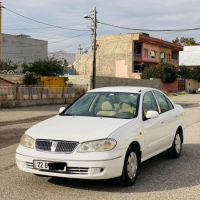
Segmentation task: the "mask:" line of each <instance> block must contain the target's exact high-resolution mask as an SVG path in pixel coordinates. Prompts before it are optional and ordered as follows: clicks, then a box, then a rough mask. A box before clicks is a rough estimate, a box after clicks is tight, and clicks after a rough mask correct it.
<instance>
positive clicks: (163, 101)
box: [154, 91, 170, 113]
mask: <svg viewBox="0 0 200 200" xmlns="http://www.w3.org/2000/svg"><path fill="white" fill-rule="evenodd" d="M154 95H155V97H156V99H157V101H158V104H159V106H160V111H161V113H164V112H166V111H168V110H170V107H169V105H168V103H167V100H166V98H165V96H164V94H162V93H160V92H158V91H154Z"/></svg>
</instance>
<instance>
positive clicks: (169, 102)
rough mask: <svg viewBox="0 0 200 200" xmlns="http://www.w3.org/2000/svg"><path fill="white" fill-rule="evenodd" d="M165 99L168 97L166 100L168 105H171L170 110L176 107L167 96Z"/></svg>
mask: <svg viewBox="0 0 200 200" xmlns="http://www.w3.org/2000/svg"><path fill="white" fill-rule="evenodd" d="M165 99H166V101H167V103H168V106H169V108H170V110H172V109H174V106H173V104H172V102H171V101H170V100H169V99H168V98H167V97H165Z"/></svg>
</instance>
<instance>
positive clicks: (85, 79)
mask: <svg viewBox="0 0 200 200" xmlns="http://www.w3.org/2000/svg"><path fill="white" fill-rule="evenodd" d="M68 77H69V81H68V83H71V84H86V85H88V90H89V89H91V88H92V77H91V76H83V75H75V76H68ZM107 86H142V87H153V88H157V89H161V81H160V79H153V80H148V79H132V78H116V77H106V76H97V77H96V87H97V88H99V87H107Z"/></svg>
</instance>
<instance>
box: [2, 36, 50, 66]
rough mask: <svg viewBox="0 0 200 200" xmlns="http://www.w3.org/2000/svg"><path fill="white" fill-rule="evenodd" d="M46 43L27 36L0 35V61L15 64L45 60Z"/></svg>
mask: <svg viewBox="0 0 200 200" xmlns="http://www.w3.org/2000/svg"><path fill="white" fill-rule="evenodd" d="M47 53H48V42H47V41H44V40H38V39H33V38H30V36H28V35H10V34H2V60H3V61H12V62H13V63H16V64H19V65H20V64H22V63H24V62H26V63H30V62H34V61H36V60H39V59H46V58H47Z"/></svg>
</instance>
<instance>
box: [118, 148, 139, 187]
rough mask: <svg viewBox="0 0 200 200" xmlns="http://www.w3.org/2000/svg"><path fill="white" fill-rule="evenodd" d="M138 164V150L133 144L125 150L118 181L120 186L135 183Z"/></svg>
mask: <svg viewBox="0 0 200 200" xmlns="http://www.w3.org/2000/svg"><path fill="white" fill-rule="evenodd" d="M139 165H140V152H139V149H138V148H137V147H135V146H130V147H129V148H128V150H127V152H126V156H125V159H124V166H123V171H122V175H121V176H120V177H119V178H118V183H119V184H120V185H122V186H131V185H133V184H134V183H135V181H136V179H137V176H138V170H139Z"/></svg>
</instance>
